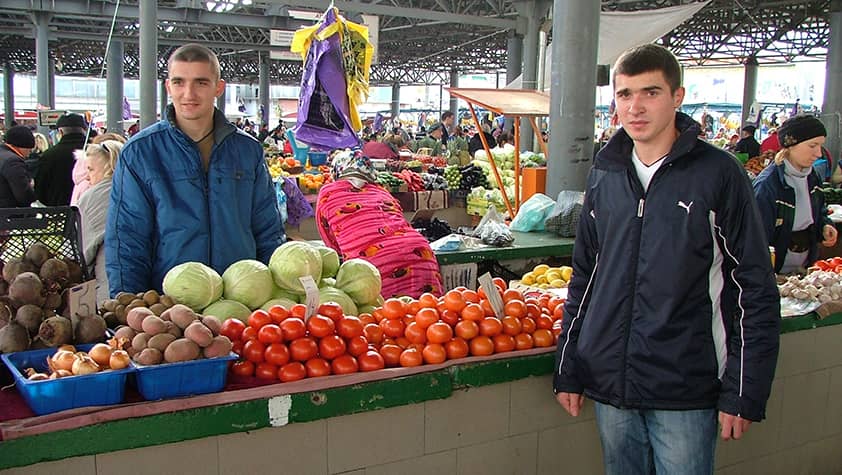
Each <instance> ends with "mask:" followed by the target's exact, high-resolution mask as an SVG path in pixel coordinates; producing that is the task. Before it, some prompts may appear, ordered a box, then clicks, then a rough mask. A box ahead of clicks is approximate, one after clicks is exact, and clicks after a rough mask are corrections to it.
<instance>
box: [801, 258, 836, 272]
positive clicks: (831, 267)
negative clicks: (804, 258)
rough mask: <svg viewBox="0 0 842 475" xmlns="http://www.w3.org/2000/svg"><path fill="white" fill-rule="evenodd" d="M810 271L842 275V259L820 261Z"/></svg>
mask: <svg viewBox="0 0 842 475" xmlns="http://www.w3.org/2000/svg"><path fill="white" fill-rule="evenodd" d="M808 270H824V271H828V272H836V273H837V274H842V257H830V258H827V259H823V260H818V261H816V262H815V263H813V265H812V267H810V269H808Z"/></svg>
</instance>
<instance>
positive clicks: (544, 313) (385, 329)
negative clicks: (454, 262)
mask: <svg viewBox="0 0 842 475" xmlns="http://www.w3.org/2000/svg"><path fill="white" fill-rule="evenodd" d="M494 284H495V291H496V292H498V293H499V295H500V297H501V298H502V301H503V314H504V315H503V317H502V318H497V316H495V314H494V310H493V309H492V306H491V303H490V301H489V300H488V298H487V296H486V294H485V292H484V291H483V290H479V291H473V290H470V289H466V288H464V287H459V288H456V289H454V290H450V291H448V292H447V293H446V294H445V295H444V296H442V297H436V296H434V295H433V294H429V293H427V294H423V295H421V296H420V297H419V298H418V299H417V300H416V299H405V300H404V299H398V298H391V299H388V300H386V301H385V302H384V303H383V306H382V307H379V308H376V309H375V310H374V311H372V313H370V314H369V313H363V314H360V315H359V316H358V317H354V316H349V315H344V314H343V312H342V308H341V307H340V306H339V305H338V304H335V303H332V302H331V303H326V304H323V305H321V306H319V308H318V310H317V313H316V314H315V315H313V316H312V317H310V318H309V319H305V318H304V315H305V312H306V307H305V306H304V305H300V304H298V305H294V306H292V307H291V308H290V309H286V308H284V307H281V306H274V307H272V308H270V309H269V311H268V312H266V311H263V310H256V311H254V312H253V313H252V314H251V316H250V317H249V319H248V324H246V323H243V322H241V321H239V320H236V319H228V320H226V321H225V322H224V323H223V326H222V330H221V332H220V334H222V335H225V336H227V337H228V338H230V339H231V341H233V342H234V351H235V352H236V353H237V354H239V355H240V356H241V359H240V360H239V361H237V362H236V363H234V365H233V367H232V371H233V372H234V373H235V374H237V375H241V376H256V377H258V378H261V379H266V380H281V381H284V382H286V381H296V380H299V379H302V378H305V377H311V378H312V377H318V376H326V375H329V374H347V373H355V372H357V371H375V370H378V369H382V368H384V367H414V366H420V365H423V364H439V363H443V362H445V361H447V360H452V359H457V358H464V357H467V356H488V355H491V354H494V353H504V352H509V351H516V350H527V349H530V348H534V347H549V346H553V345H554V344H555V343H556V342H557V339H558V335H559V333H561V320H562V315H563V305H562V304H563V303H564V300H563V299H561V298H559V297H557V296H554V295H553V294H550V293H543V294H540V295H538V296H537V297H524V295H523V294H522V293H521V292H520V291H519V290H516V289H508V288H507V287H506V284H505V281H503V280H502V279H494Z"/></svg>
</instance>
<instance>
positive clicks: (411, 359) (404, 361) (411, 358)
mask: <svg viewBox="0 0 842 475" xmlns="http://www.w3.org/2000/svg"><path fill="white" fill-rule="evenodd" d="M423 363H424V357H423V356H421V352H420V351H418V350H417V349H415V348H407V349H405V350H403V352H401V356H400V365H401V366H403V367H412V366H421V365H422V364H423Z"/></svg>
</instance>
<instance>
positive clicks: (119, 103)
mask: <svg viewBox="0 0 842 475" xmlns="http://www.w3.org/2000/svg"><path fill="white" fill-rule="evenodd" d="M105 68H106V73H105V91H106V96H105V113H106V115H105V118H106V123H107V129H108V131H109V132H117V133H118V134H122V133H123V130H124V128H123V96H124V94H123V42H122V41H120V40H112V41H111V44H110V45H109V46H108V59H107V62H106V63H105Z"/></svg>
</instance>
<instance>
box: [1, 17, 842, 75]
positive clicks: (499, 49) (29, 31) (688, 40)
mask: <svg viewBox="0 0 842 475" xmlns="http://www.w3.org/2000/svg"><path fill="white" fill-rule="evenodd" d="M330 3H331V2H329V1H328V0H283V1H281V0H264V1H252V0H225V1H217V2H204V1H199V0H165V1H159V2H156V4H157V18H158V57H159V68H158V69H159V74H160V75H163V74H164V71H165V70H166V68H165V58H167V57H168V56H169V53H170V52H171V51H172V50H173V49H174V48H176V47H177V46H180V45H182V44H184V43H187V42H200V43H203V44H206V45H208V46H209V47H211V48H213V49H215V50H216V51H217V52H218V53H219V54H220V58H221V61H222V67H223V72H224V75H225V78H226V79H227V80H229V81H233V82H246V83H248V82H257V78H258V71H259V64H260V58H259V55H260V54H263V55H264V56H265V55H266V54H267V52H268V51H269V50H270V30H271V29H282V30H288V31H289V30H294V29H296V28H297V27H299V26H302V25H305V24H309V22H308V21H306V20H300V19H297V18H294V17H292V16H290V15H291V13H292V11H293V10H295V9H299V8H301V9H309V10H311V11H315V12H316V13H318V11H319V10H321V11H323V10H324V9H325V8H327V6H328V5H329V4H330ZM332 3H333V4H334V5H335V6H337V7H338V8H339V9H340V11H341V12H342V13H343V14H345V15H346V16H347V17H349V18H350V19H352V20H354V19H358V18H357V16H358V15H359V14H374V15H378V16H379V18H380V20H379V21H380V31H379V48H380V50H379V57H380V61H379V63H378V64H376V65H374V66H373V68H372V74H371V81H372V83H373V84H377V85H384V84H391V83H394V82H400V83H403V84H412V83H415V84H419V83H447V82H448V78H449V74H450V71H458V72H460V73H463V74H465V73H471V72H499V73H503V72H505V70H506V42H507V38H508V36H509V35H510V34H513V32H514V31H515V29H516V28H517V27H518V24H519V23H518V16H517V11H516V9H515V7H514V0H485V1H476V0H450V1H446V2H443V1H441V0H357V1H349V0H344V1H342V0H335V1H334V2H332ZM687 3H688V2H687V0H602V10H603V11H637V10H651V9H655V8H662V7H667V6H675V5H682V4H687ZM830 4H831V0H814V1H798V0H712V1H711V2H710V3H709V4H708V5H706V6H705V7H704V8H703V9H702V10H701V11H700V12H699V13H698V14H696V15H695V16H694V17H693V18H691V19H690V20H688V21H686V22H684V23H683V24H681V25H680V26H678V27H677V28H675V29H674V30H673V31H671V32H670V33H668V34H666V35H664V36H663V37H662V38H661V42H662V43H664V44H666V45H668V47H670V48H671V49H672V50H673V51H674V52H675V53H676V54H677V56H678V57H679V58H680V59H681V60H682V62H684V63H685V64H697V65H709V64H723V63H726V64H740V63H743V62H745V61H746V59H747V58H749V57H756V58H757V60H758V61H759V62H761V63H764V62H788V61H792V60H793V59H796V58H800V57H807V58H813V59H815V60H823V59H824V56H825V55H826V53H827V50H826V48H827V46H828V40H829V28H828V19H829V15H830V14H829V10H830ZM115 10H116V12H115ZM38 15H41V16H46V18H47V22H48V25H49V29H50V33H49V41H50V47H49V50H50V54H51V56H52V58H53V59H54V60H55V64H56V71H57V73H58V74H66V75H71V74H72V75H81V76H99V75H100V74H101V71H102V66H103V62H104V55H105V46H106V45H105V39H106V38H108V36H109V31H110V28H111V25H112V21H114V23H115V30H114V38H115V39H120V40H123V42H124V45H125V46H124V51H125V57H126V58H125V63H124V71H125V75H126V77H129V78H136V77H138V65H139V61H138V45H137V43H138V37H139V23H138V17H139V0H122V1H119V2H116V3H115V2H114V1H113V0H105V1H103V0H50V1H44V2H34V1H31V0H6V1H4V2H3V9H2V11H0V64H2V63H8V64H10V65H11V66H12V67H13V68H14V70H15V71H18V72H30V73H31V72H34V71H35V54H34V51H35V40H34V38H35V29H34V27H33V18H34V17H35V16H38ZM300 75H301V64H300V62H295V61H271V72H270V77H271V80H272V82H273V83H275V84H296V83H297V82H298V81H299V79H300Z"/></svg>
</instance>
